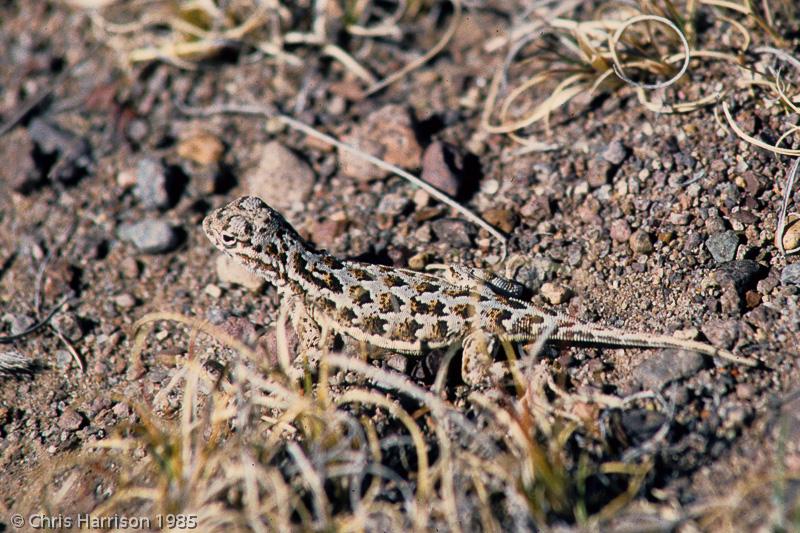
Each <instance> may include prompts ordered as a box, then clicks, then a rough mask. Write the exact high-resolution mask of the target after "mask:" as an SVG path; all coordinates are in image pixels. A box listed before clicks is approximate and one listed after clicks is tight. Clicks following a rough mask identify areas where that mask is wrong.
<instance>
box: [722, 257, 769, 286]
mask: <svg viewBox="0 0 800 533" xmlns="http://www.w3.org/2000/svg"><path fill="white" fill-rule="evenodd" d="M763 270H764V269H763V268H762V266H761V265H759V264H758V263H757V262H755V261H753V260H752V259H741V260H738V261H729V262H727V263H723V264H722V265H720V266H719V268H717V270H715V271H714V279H716V281H717V283H718V284H719V285H720V286H731V287H733V288H734V289H735V290H736V292H739V293H741V292H743V291H744V290H745V289H746V288H748V287H750V286H752V285H753V283H754V282H755V279H756V278H757V277H758V276H759V275H760V274H761V273H762V271H763Z"/></svg>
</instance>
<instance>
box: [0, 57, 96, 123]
mask: <svg viewBox="0 0 800 533" xmlns="http://www.w3.org/2000/svg"><path fill="white" fill-rule="evenodd" d="M98 48H99V45H95V46H93V47H92V49H91V50H89V52H88V53H87V54H86V57H84V58H82V59H79V60H78V61H76V62H75V63H73V64H72V65H70V66H68V67H67V68H65V69H64V70H62V71H61V72H59V73H58V75H57V76H56V77H55V79H53V81H51V82H50V83H49V84H48V85H47V87H45V88H44V89H42V90H41V91H39V92H38V93H36V94H35V95H34V96H32V97H31V98H29V99H28V101H27V102H25V103H24V104H22V107H20V108H19V109H18V110H17V112H16V113H14V114H13V115H11V118H9V119H8V120H6V121H5V123H3V124H2V125H0V137H2V136H3V135H5V134H6V133H8V132H9V131H11V129H12V128H13V127H14V126H16V125H17V123H18V122H19V121H21V120H22V119H24V118H25V117H26V116H27V115H28V113H30V112H31V111H33V110H34V108H36V107H37V106H38V105H39V104H41V103H42V102H44V101H45V99H46V98H47V97H48V96H50V94H51V93H52V92H53V91H55V90H56V89H58V88H59V87H60V86H61V84H62V83H64V80H66V79H67V78H68V77H69V76H70V75H71V74H72V73H73V72H74V71H75V69H76V68H78V66H80V65H81V64H83V63H84V62H85V61H86V60H87V59H88V58H90V57H94V53H95V51H97V49H98Z"/></svg>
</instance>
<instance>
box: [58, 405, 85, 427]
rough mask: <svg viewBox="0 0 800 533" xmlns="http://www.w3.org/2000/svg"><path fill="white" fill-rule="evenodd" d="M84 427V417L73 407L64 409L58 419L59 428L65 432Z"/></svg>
mask: <svg viewBox="0 0 800 533" xmlns="http://www.w3.org/2000/svg"><path fill="white" fill-rule="evenodd" d="M82 425H83V417H82V416H81V415H80V414H79V413H78V412H77V411H75V410H74V409H72V408H71V407H67V408H66V409H64V412H63V413H61V416H59V417H58V427H59V428H61V429H63V430H65V431H76V430H78V429H80V428H81V426H82Z"/></svg>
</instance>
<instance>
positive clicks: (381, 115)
mask: <svg viewBox="0 0 800 533" xmlns="http://www.w3.org/2000/svg"><path fill="white" fill-rule="evenodd" d="M342 140H343V141H344V142H345V143H347V144H350V145H353V146H355V147H356V148H358V149H360V150H362V151H364V152H366V153H368V154H370V155H372V156H375V157H377V158H378V159H382V160H383V161H385V162H387V163H390V164H392V165H396V166H399V167H401V168H404V169H416V168H419V166H420V163H421V161H422V147H421V146H420V144H419V142H417V136H416V134H415V133H414V128H413V123H412V121H411V116H410V115H409V113H408V111H406V109H405V108H404V107H403V106H400V105H395V104H390V105H387V106H384V107H382V108H380V109H378V110H377V111H375V112H374V113H372V114H370V115H369V116H368V117H367V118H366V120H365V121H364V123H363V124H361V125H359V126H357V127H355V128H354V129H353V131H352V132H351V133H350V134H348V135H345V136H343V137H342ZM338 157H339V166H340V169H341V171H342V173H343V174H344V175H346V176H350V177H351V178H355V179H358V180H362V181H369V180H375V179H381V178H384V177H386V176H387V175H389V172H388V171H386V170H383V169H381V168H378V167H376V166H375V165H373V164H372V163H369V162H366V161H364V159H363V158H361V157H358V156H357V155H354V154H353V153H351V152H349V151H347V150H341V149H340V150H339V155H338Z"/></svg>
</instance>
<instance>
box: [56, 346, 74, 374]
mask: <svg viewBox="0 0 800 533" xmlns="http://www.w3.org/2000/svg"><path fill="white" fill-rule="evenodd" d="M71 363H72V354H71V353H69V352H68V351H67V350H56V366H57V367H58V368H60V369H61V370H66V369H67V368H69V365H70V364H71Z"/></svg>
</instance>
